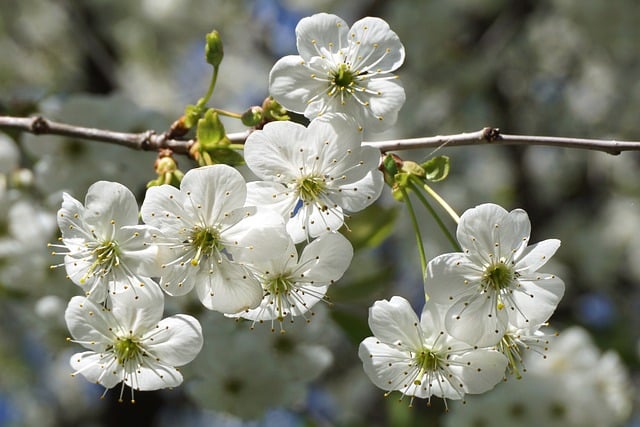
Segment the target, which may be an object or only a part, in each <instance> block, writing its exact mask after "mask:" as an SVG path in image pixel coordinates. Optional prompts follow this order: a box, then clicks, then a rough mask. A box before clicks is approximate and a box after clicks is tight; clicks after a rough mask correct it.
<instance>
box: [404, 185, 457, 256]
mask: <svg viewBox="0 0 640 427" xmlns="http://www.w3.org/2000/svg"><path fill="white" fill-rule="evenodd" d="M416 181H417V182H418V183H419V184H423V182H422V181H421V180H420V179H419V178H418V177H412V178H411V182H410V184H409V185H410V188H411V189H412V190H413V191H414V192H415V193H416V196H418V199H420V201H421V202H422V204H423V205H424V207H425V208H427V210H428V211H429V213H430V214H431V216H432V217H433V219H434V220H435V221H436V223H437V224H438V227H440V230H442V233H443V234H444V235H445V237H446V238H447V240H449V242H450V243H451V245H452V246H453V248H454V250H456V251H459V252H461V251H462V249H461V248H460V245H459V244H458V242H457V240H456V239H455V238H454V237H453V234H451V232H450V231H449V229H448V228H447V226H446V225H445V224H444V222H443V221H442V219H441V218H440V215H438V213H437V212H436V211H435V209H433V206H431V203H429V201H428V200H427V198H426V197H424V195H423V194H422V193H421V192H420V191H418V190H419V188H417V186H416V183H415V182H416ZM423 188H424V189H425V191H426V192H427V193H428V194H429V195H431V196H432V197H433V195H434V194H436V193H435V192H433V193H430V192H429V191H428V190H427V188H428V189H429V190H431V187H429V186H428V185H427V184H423ZM432 191H433V190H432ZM436 196H437V197H438V198H439V199H440V200H442V202H443V203H445V204H446V206H449V205H448V204H447V203H446V202H445V201H444V200H443V199H442V198H441V197H440V196H438V195H437V194H436ZM436 200H437V199H436ZM441 204H442V203H441ZM449 209H450V210H451V212H449V211H447V212H449V214H450V215H451V213H453V215H455V216H453V215H452V218H453V219H454V220H456V223H457V222H458V221H459V220H460V218H459V217H458V215H456V213H455V212H453V209H451V207H449ZM445 210H446V208H445Z"/></svg>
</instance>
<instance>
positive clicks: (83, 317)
mask: <svg viewBox="0 0 640 427" xmlns="http://www.w3.org/2000/svg"><path fill="white" fill-rule="evenodd" d="M64 319H65V322H66V323H67V328H68V329H69V333H70V334H71V336H72V337H73V339H74V340H76V341H78V342H79V343H80V344H82V345H83V346H84V347H86V348H89V349H91V350H94V351H102V350H104V349H105V348H106V347H107V346H109V345H110V344H111V342H112V338H113V337H114V334H113V332H112V331H111V330H110V328H111V327H112V326H113V324H114V318H113V314H112V313H111V312H110V311H108V310H107V309H106V308H104V307H103V306H101V305H99V304H96V303H95V302H93V301H91V300H89V299H87V298H85V297H80V296H75V297H73V298H71V300H70V301H69V304H68V305H67V309H66V310H65V313H64Z"/></svg>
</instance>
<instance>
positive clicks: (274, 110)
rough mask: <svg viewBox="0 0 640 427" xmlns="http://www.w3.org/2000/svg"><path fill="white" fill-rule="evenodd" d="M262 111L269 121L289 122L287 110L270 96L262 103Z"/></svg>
mask: <svg viewBox="0 0 640 427" xmlns="http://www.w3.org/2000/svg"><path fill="white" fill-rule="evenodd" d="M262 109H263V110H264V118H265V120H267V121H278V120H289V115H288V114H287V109H286V108H284V107H283V106H282V105H280V104H279V103H278V102H277V101H276V100H275V99H273V98H272V97H270V96H269V97H267V98H266V99H265V100H264V102H263V103H262Z"/></svg>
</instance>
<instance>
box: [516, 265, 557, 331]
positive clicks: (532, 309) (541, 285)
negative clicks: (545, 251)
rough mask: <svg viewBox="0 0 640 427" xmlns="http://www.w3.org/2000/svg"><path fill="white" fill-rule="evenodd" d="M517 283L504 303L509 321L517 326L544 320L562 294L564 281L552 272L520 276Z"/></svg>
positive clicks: (522, 326) (528, 325)
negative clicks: (507, 310)
mask: <svg viewBox="0 0 640 427" xmlns="http://www.w3.org/2000/svg"><path fill="white" fill-rule="evenodd" d="M519 284H520V286H518V287H517V288H515V289H514V292H513V294H511V300H510V301H509V300H508V301H507V304H506V305H507V308H508V309H509V314H510V320H511V322H512V323H513V324H514V325H515V326H516V327H519V328H525V327H531V326H532V325H539V324H542V323H544V322H546V321H547V320H548V319H549V317H551V315H552V314H553V312H554V311H555V309H556V307H557V306H558V303H559V302H560V300H561V299H562V296H563V295H564V282H563V281H562V280H561V279H560V278H558V277H556V276H554V275H552V274H544V273H539V274H537V275H535V276H534V277H521V278H520V280H519ZM512 306H513V308H511V307H512Z"/></svg>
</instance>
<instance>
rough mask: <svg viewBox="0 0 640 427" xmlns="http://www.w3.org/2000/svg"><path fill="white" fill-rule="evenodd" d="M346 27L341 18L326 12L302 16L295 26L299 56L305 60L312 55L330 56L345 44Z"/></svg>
mask: <svg viewBox="0 0 640 427" xmlns="http://www.w3.org/2000/svg"><path fill="white" fill-rule="evenodd" d="M348 29H349V27H348V25H347V23H346V22H345V21H344V20H342V18H340V17H338V16H336V15H330V14H328V13H317V14H315V15H312V16H309V17H306V18H302V19H301V20H300V22H298V25H297V26H296V43H297V45H298V52H299V53H300V56H302V58H303V59H304V60H305V61H309V60H310V59H311V58H312V57H314V56H321V55H324V56H331V54H332V53H336V52H337V51H338V50H339V49H341V48H343V47H346V46H347V31H348Z"/></svg>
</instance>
